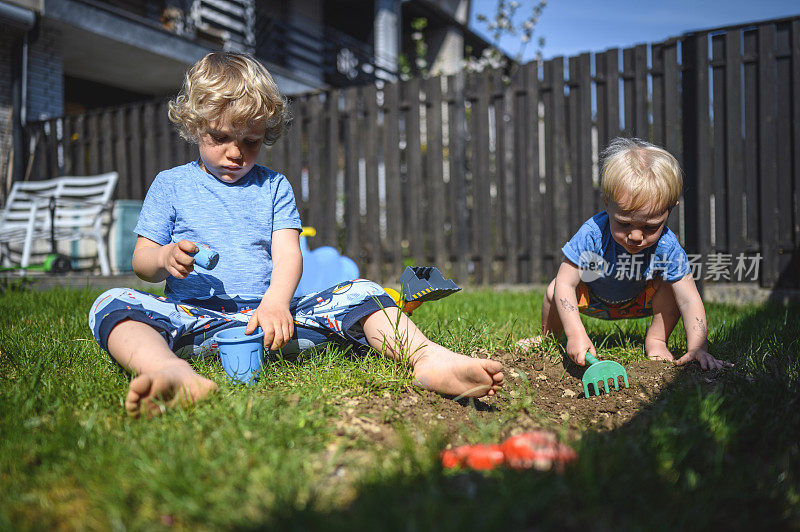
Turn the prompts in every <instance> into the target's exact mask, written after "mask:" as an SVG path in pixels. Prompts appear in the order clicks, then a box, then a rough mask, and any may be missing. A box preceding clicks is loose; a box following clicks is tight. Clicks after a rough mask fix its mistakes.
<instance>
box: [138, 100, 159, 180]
mask: <svg viewBox="0 0 800 532" xmlns="http://www.w3.org/2000/svg"><path fill="white" fill-rule="evenodd" d="M142 108H143V109H142V110H143V112H144V123H143V124H142V126H143V127H142V133H143V134H142V137H143V139H144V161H143V166H144V168H143V170H144V179H145V188H146V189H148V188H150V183H152V182H153V179H155V177H156V174H158V172H159V170H160V169H159V167H158V138H157V137H156V133H157V128H156V116H155V106H154V105H153V104H152V103H146V104H144V105H143V106H142Z"/></svg>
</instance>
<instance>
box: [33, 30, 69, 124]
mask: <svg viewBox="0 0 800 532" xmlns="http://www.w3.org/2000/svg"><path fill="white" fill-rule="evenodd" d="M60 41H61V33H60V32H59V30H57V29H56V28H53V27H51V26H49V25H48V24H46V23H44V24H42V26H41V28H40V30H39V31H38V35H37V36H36V38H35V40H32V41H30V42H29V43H28V44H29V46H28V121H34V120H44V119H47V118H53V117H57V116H61V115H63V114H64V65H63V61H62V59H61V51H60V48H61V46H60Z"/></svg>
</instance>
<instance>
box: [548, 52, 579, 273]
mask: <svg viewBox="0 0 800 532" xmlns="http://www.w3.org/2000/svg"><path fill="white" fill-rule="evenodd" d="M545 72H546V74H547V75H548V79H547V81H548V82H549V84H550V87H551V89H550V91H549V96H550V97H549V100H550V105H549V106H548V108H547V109H546V113H549V117H550V119H549V120H548V125H549V127H548V128H547V129H548V131H547V133H546V134H547V143H546V145H547V148H546V149H547V185H548V194H549V195H550V201H552V206H553V207H552V220H553V222H552V224H551V230H552V233H551V234H552V236H551V240H550V245H549V247H548V251H549V257H548V258H549V266H548V268H547V270H548V273H549V275H551V276H553V275H555V272H556V270H557V268H558V264H559V263H560V262H561V247H562V246H563V245H564V244H565V243H566V242H567V240H569V237H570V236H571V234H572V233H571V232H574V231H576V230H577V227H569V224H568V223H565V222H566V221H567V220H569V218H568V198H569V189H568V184H567V182H566V165H567V157H566V155H567V154H566V146H565V136H566V116H565V101H564V60H563V58H561V57H556V58H554V59H551V60H550V61H547V62H546V63H545Z"/></svg>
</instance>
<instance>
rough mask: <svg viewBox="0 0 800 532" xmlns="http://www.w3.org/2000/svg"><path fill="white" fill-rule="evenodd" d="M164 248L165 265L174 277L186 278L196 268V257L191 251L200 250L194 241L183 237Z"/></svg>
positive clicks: (163, 258) (163, 260) (163, 261)
mask: <svg viewBox="0 0 800 532" xmlns="http://www.w3.org/2000/svg"><path fill="white" fill-rule="evenodd" d="M162 250H163V251H162V253H163V255H162V263H163V265H164V266H163V267H164V269H165V270H166V271H167V273H169V274H170V275H172V276H173V277H177V278H178V279H186V277H187V276H188V275H189V273H190V272H191V271H192V270H194V257H192V255H190V253H197V252H198V251H199V250H198V249H197V246H196V245H194V242H191V241H190V240H186V239H183V240H181V241H180V242H176V243H174V244H167V245H166V246H164V247H163V248H162Z"/></svg>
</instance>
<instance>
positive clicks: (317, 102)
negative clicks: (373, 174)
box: [295, 93, 329, 247]
mask: <svg viewBox="0 0 800 532" xmlns="http://www.w3.org/2000/svg"><path fill="white" fill-rule="evenodd" d="M306 111H307V113H308V122H307V123H308V128H307V129H306V139H307V141H306V142H307V144H306V146H307V148H306V150H307V154H308V155H307V157H308V158H307V161H308V162H307V168H308V181H307V183H306V190H307V193H308V199H307V201H306V202H305V204H306V215H305V216H306V217H305V221H304V222H303V223H305V224H309V225H312V226H314V227H315V228H316V229H317V236H316V237H314V245H315V247H316V246H320V245H322V239H321V238H320V235H319V232H320V231H321V230H322V225H323V224H322V216H323V213H324V212H325V210H326V209H328V199H329V197H328V196H326V195H325V191H324V189H323V184H322V182H323V181H324V180H325V176H323V175H322V163H323V161H322V154H323V150H324V146H323V139H324V135H323V131H322V127H323V126H322V124H323V116H322V101H321V97H320V94H318V93H317V94H312V95H310V96H309V97H308V101H307V106H306ZM295 194H297V191H295Z"/></svg>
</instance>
